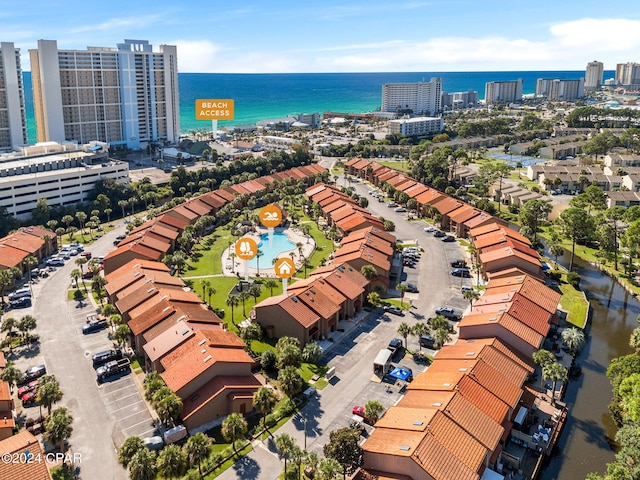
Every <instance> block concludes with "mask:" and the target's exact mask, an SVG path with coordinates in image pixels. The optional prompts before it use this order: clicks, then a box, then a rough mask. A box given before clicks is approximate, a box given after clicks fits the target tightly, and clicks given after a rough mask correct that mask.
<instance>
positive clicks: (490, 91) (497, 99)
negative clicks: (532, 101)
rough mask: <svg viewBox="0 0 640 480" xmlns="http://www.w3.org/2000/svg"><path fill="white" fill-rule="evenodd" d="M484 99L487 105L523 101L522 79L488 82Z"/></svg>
mask: <svg viewBox="0 0 640 480" xmlns="http://www.w3.org/2000/svg"><path fill="white" fill-rule="evenodd" d="M484 101H485V103H486V104H487V105H491V104H494V103H513V102H520V101H522V79H521V78H519V79H518V80H509V81H505V82H487V83H486V84H485V89H484Z"/></svg>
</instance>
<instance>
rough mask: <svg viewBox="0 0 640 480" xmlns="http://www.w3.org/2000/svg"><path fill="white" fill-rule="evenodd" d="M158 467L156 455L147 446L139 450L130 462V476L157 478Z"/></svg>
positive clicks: (145, 479) (133, 479)
mask: <svg viewBox="0 0 640 480" xmlns="http://www.w3.org/2000/svg"><path fill="white" fill-rule="evenodd" d="M157 473H158V469H157V467H156V455H155V453H154V452H151V451H150V450H148V449H147V448H143V449H141V450H138V451H137V452H136V453H135V455H134V456H133V457H131V461H130V462H129V478H130V479H131V480H155V479H156V477H157Z"/></svg>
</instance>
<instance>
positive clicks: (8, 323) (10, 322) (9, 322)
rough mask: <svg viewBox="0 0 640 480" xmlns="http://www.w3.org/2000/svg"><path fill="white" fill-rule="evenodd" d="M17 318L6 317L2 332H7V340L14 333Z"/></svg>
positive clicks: (0, 330) (1, 328) (0, 329)
mask: <svg viewBox="0 0 640 480" xmlns="http://www.w3.org/2000/svg"><path fill="white" fill-rule="evenodd" d="M17 323H18V322H17V320H16V319H15V318H13V317H9V318H5V319H4V321H3V322H2V327H0V332H7V336H6V337H4V339H5V341H6V340H8V339H9V337H11V336H12V335H13V329H14V328H16V325H17Z"/></svg>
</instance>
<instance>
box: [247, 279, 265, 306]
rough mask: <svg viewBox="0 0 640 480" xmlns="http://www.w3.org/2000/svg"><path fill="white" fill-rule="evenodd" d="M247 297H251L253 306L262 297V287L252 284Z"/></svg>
mask: <svg viewBox="0 0 640 480" xmlns="http://www.w3.org/2000/svg"><path fill="white" fill-rule="evenodd" d="M249 295H250V296H251V297H253V304H254V305H255V304H256V303H257V302H258V297H260V295H262V285H261V284H259V283H254V284H253V285H251V287H249Z"/></svg>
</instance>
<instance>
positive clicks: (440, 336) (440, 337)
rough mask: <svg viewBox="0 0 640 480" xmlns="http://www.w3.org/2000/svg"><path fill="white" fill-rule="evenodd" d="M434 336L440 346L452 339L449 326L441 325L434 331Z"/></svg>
mask: <svg viewBox="0 0 640 480" xmlns="http://www.w3.org/2000/svg"><path fill="white" fill-rule="evenodd" d="M433 338H434V340H435V341H436V345H437V346H438V347H442V346H443V345H444V344H445V343H447V342H448V341H449V340H451V335H450V334H449V329H448V328H443V327H440V328H438V329H436V331H435V332H433Z"/></svg>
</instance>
